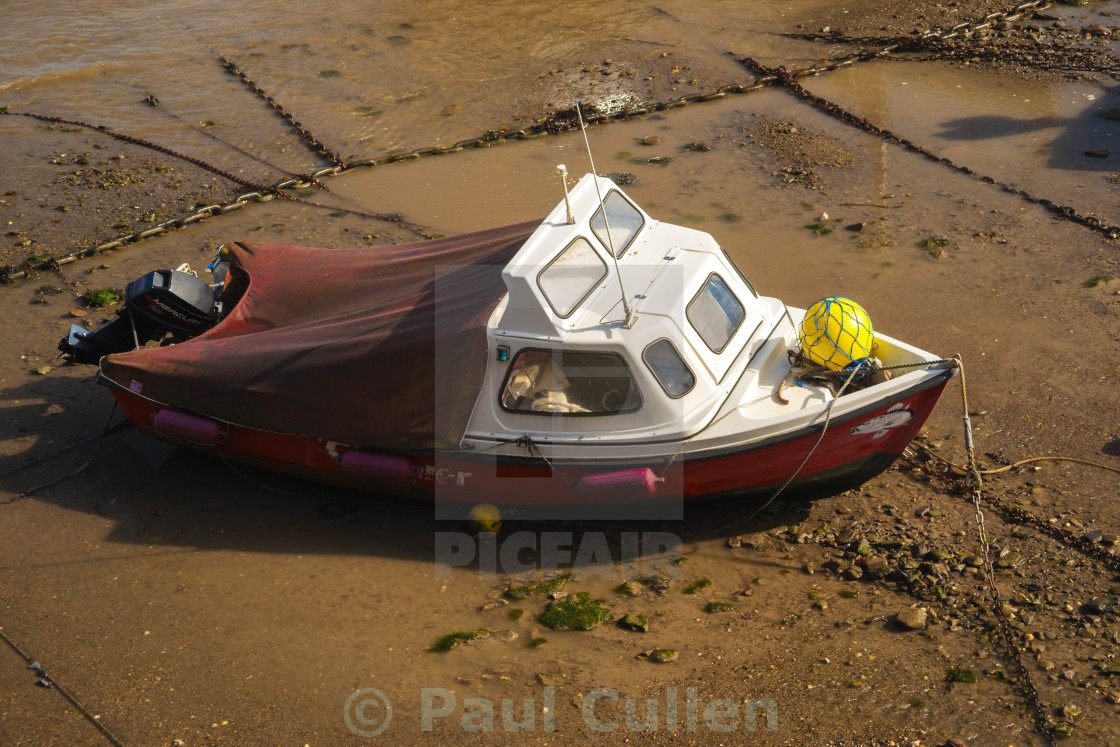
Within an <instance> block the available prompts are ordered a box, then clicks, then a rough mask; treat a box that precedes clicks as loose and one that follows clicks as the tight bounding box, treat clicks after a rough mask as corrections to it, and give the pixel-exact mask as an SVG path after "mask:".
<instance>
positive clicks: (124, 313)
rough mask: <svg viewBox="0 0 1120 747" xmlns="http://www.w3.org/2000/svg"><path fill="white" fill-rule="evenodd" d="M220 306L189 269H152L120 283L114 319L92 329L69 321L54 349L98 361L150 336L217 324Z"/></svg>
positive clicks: (189, 333) (180, 337) (179, 334)
mask: <svg viewBox="0 0 1120 747" xmlns="http://www.w3.org/2000/svg"><path fill="white" fill-rule="evenodd" d="M221 311H222V304H221V301H219V300H218V297H217V292H216V291H215V289H214V287H213V286H211V285H209V284H208V283H206V281H204V280H202V279H201V278H199V277H197V276H196V275H193V274H191V273H189V272H180V271H179V270H155V271H153V272H149V273H148V274H147V275H144V276H143V277H140V278H137V279H136V280H133V281H132V282H131V283H129V284H128V285H127V286H126V287H125V300H124V305H123V306H122V307H121V308H120V309H119V310H118V311H117V316H116V318H114V319H112V320H110V321H108V322H106V323H105V324H103V325H101V326H100V327H98V328H97V329H95V330H93V331H92V332H90V331H88V330H86V329H84V328H83V327H80V326H78V325H73V326H71V327H70V334H68V335H67V336H66V337H64V338H62V340H60V341H59V343H58V349H59V350H60V351H61V352H62V354H63V355H66V356H68V357H69V359H70V360H72V361H73V362H75V363H97V362H98V361H99V360H101V358H102V356H105V355H109V354H111V353H120V352H124V351H126V350H132V349H134V348H136V347H138V346H141V345H144V344H145V343H147V342H150V341H152V340H162V339H164V338H168V339H167V342H183V341H184V340H189V339H191V338H192V337H196V336H198V335H200V334H202V333H203V332H205V331H206V330H208V329H210V328H211V327H213V326H214V325H215V324H217V322H218V319H220V318H221ZM169 336H170V337H169Z"/></svg>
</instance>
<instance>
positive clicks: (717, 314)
mask: <svg viewBox="0 0 1120 747" xmlns="http://www.w3.org/2000/svg"><path fill="white" fill-rule="evenodd" d="M685 315H686V316H687V317H688V321H689V323H690V324H691V325H692V328H693V329H695V330H696V332H697V334H699V335H700V338H701V339H702V340H703V341H704V344H705V345H707V346H708V347H709V348H711V349H712V352H715V353H722V352H723V349H724V348H725V347H727V343H728V342H730V341H731V338H732V337H734V336H735V331H736V330H738V329H739V325H740V324H742V323H743V317H744V316H745V315H746V314H745V312H744V311H743V304H741V303H739V299H738V298H736V297H735V294H734V293H732V292H731V289H730V288H728V287H727V283H726V282H724V280H723V278H721V277H720V276H719V275H716V274H715V273H712V274H711V275H709V276H708V279H707V280H706V281H705V282H704V287H703V288H701V289H700V292H699V293H697V294H696V297H695V298H693V299H692V300H691V301H690V302H689V304H688V308H687V309H686V311H685Z"/></svg>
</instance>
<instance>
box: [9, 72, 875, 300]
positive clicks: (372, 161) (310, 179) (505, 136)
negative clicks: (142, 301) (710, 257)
mask: <svg viewBox="0 0 1120 747" xmlns="http://www.w3.org/2000/svg"><path fill="white" fill-rule="evenodd" d="M854 61H855V60H854V59H853V60H848V59H847V58H846V59H845V60H844V61H841V62H838V63H836V65H835V66H834V67H833V66H827V67H826V66H823V65H822V66H820V67H819V68H818V71H820V72H823V71H825V70H826V69H835V67H843V66H847V65H850V64H852V62H854ZM771 83H773V81H772V80H770V81H756V82H755V83H754V84H752V85H743V84H739V83H733V84H730V85H725V86H721V87H719V88H717V89H715V90H714V91H710V92H708V93H690V94H685V95H683V96H679V97H677V98H674V99H671V100H669V101H662V102H653V103H649V104H644V105H641V106H634V107H628V108H622V109H618V110H614V111H608V112H596V113H594V114H591V115H590V116H588V117H586V121H587V122H588V123H592V124H595V123H599V124H606V123H610V122H617V121H624V120H628V119H633V118H636V117H641V116H644V115H647V114H649V113H651V112H655V111H666V110H669V109H675V108H678V107H681V106H685V105H687V104H694V103H702V102H708V101H717V100H720V99H724V98H726V97H727V96H731V95H737V94H748V93H755V92H757V91H761V90H763V89H764V88H766V87H767V86H768V85H770V84H771ZM0 114H10V115H14V116H24V117H30V118H32V119H39V120H42V121H46V122H54V123H58V124H69V125H74V126H77V127H84V128H86V129H89V130H91V131H94V132H99V133H102V134H104V135H108V136H110V137H114V138H117V139H119V140H122V141H124V142H128V143H132V144H134V145H139V146H142V147H146V148H151V149H153V150H157V151H159V152H161V153H165V154H167V155H170V156H173V157H175V158H179V159H182V160H184V161H187V162H189V163H193V164H195V165H197V166H199V167H201V168H204V169H206V170H207V171H210V172H212V173H215V174H218V175H219V176H222V177H225V178H226V179H229V180H231V181H233V182H235V183H237V184H240V185H242V186H246V187H249V188H250V189H252V190H253V191H252V192H249V193H246V194H243V195H240V196H239V197H237V198H236V199H235V200H233V201H232V202H230V203H226V204H214V205H207V206H205V207H202V208H198V209H197V210H196V211H195V212H194V213H193V214H191V215H188V216H185V217H180V218H175V219H172V220H168V221H165V222H163V223H159V224H157V225H155V226H152V227H151V228H148V229H146V230H144V231H137V232H135V233H130V234H126V235H124V236H119V237H117V238H115V239H113V240H111V241H107V242H104V243H101V244H98V245H97V246H93V247H88V248H85V249H79V250H76V251H74V252H71V253H69V254H66V255H63V256H61V257H56V258H54V259H51V260H47V261H44V262H41V263H38V264H35V265H32V266H23V267H22V268H21V267H20V266H18V265H17V266H7V267H0V283H5V284H7V283H12V282H16V281H19V280H25V279H27V278H28V277H30V276H31V275H33V274H34V273H35V271H37V270H50V269H52V268H54V267H55V266H56V265H66V264H70V263H71V262H77V261H78V260H81V259H87V258H89V257H93V256H96V255H98V254H101V253H103V252H107V251H111V250H113V249H119V248H120V247H122V246H125V245H127V244H133V243H136V242H138V241H141V240H143V239H146V238H148V237H151V236H157V235H159V234H163V233H168V232H170V231H174V230H177V229H179V228H183V227H184V226H186V225H189V224H191V223H194V222H196V221H199V220H205V219H206V218H209V217H211V216H214V215H223V214H225V213H228V212H232V211H234V210H238V209H240V208H242V207H244V205H245V203H247V202H266V201H268V200H272V199H275V198H277V197H281V198H284V199H288V200H291V201H292V202H298V203H300V204H304V205H310V206H314V207H323V208H329V209H332V210H337V211H341V212H346V213H350V214H352V215H360V216H364V217H368V218H374V219H377V220H384V221H388V222H392V223H396V224H398V225H400V226H402V227H404V228H407V229H408V230H410V231H412V232H414V233H416V234H417V235H419V236H422V237H424V238H431V235H430V234H427V233H425V232H423V231H422V230H421V229H420V228H419V226H417V225H416V224H413V223H410V222H408V221H406V220H404V219H403V218H401V217H400V216H394V215H384V214H379V213H368V212H364V211H360V210H353V209H348V208H337V207H333V206H330V205H324V204H322V203H317V202H310V201H307V200H302V199H300V198H297V197H292V196H290V195H287V194H285V193H284V192H283V191H282V190H285V189H303V188H306V187H309V186H312V185H319V186H321V187H323V188H324V189H325V186H323V185H322V182H321V181H320V180H321V179H323V178H326V177H330V176H336V175H338V174H342V173H346V172H348V171H351V170H353V169H356V168H369V167H375V166H384V165H387V164H391V163H398V162H400V161H408V160H413V159H416V158H423V157H426V156H437V155H443V154H445V153H458V152H460V151H462V150H465V149H466V148H484V147H490V146H495V145H501V144H502V143H505V142H506V141H507V140H533V139H536V138H540V137H545V136H546V135H554V134H558V133H561V132H568V131H569V130H572V129H575V125H573V124H571V123H570V122H569V119H572V118H574V117H575V114H574V110H572V111H571V112H569V111H567V110H564V111H559V112H555V113H553V114H550V115H548V116H546V117H543V118H541V119H540V120H539V121H537V122H536V123H534V124H533V125H531V126H528V127H524V128H514V127H499V128H497V129H495V130H489V131H487V132H486V133H484V134H483V135H481V136H479V137H474V138H468V139H466V140H460V141H458V142H456V143H455V144H453V145H450V146H427V147H421V148H415V149H413V150H411V151H408V152H404V153H392V154H386V155H381V156H375V157H372V158H364V159H353V160H350V161H347V162H346V163H345V164H343V165H337V164H336V165H334V166H329V167H326V168H323V169H320V170H318V171H316V172H314V173H312V174H307V175H301V176H299V177H294V178H290V179H286V180H284V181H281V182H279V183H277V184H273V185H264V184H258V183H255V182H249V181H246V180H244V179H242V178H241V177H238V176H235V175H234V174H232V173H230V172H228V171H226V170H224V169H221V168H219V167H217V166H213V165H211V164H208V163H206V162H204V161H201V160H200V159H197V158H193V157H191V156H188V155H186V154H183V153H178V152H176V151H174V150H172V149H170V148H166V147H163V146H161V145H158V144H156V143H152V142H150V141H147V140H143V139H141V138H136V137H133V136H131V135H125V134H122V133H118V132H114V131H112V130H109V129H107V128H105V127H103V126H98V125H92V124H89V123H88V122H81V121H77V120H69V119H63V118H61V117H53V116H49V115H45V114H35V113H32V112H13V111H8V110H7V109H5V108H3V107H0ZM569 114H570V116H569Z"/></svg>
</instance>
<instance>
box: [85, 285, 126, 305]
mask: <svg viewBox="0 0 1120 747" xmlns="http://www.w3.org/2000/svg"><path fill="white" fill-rule="evenodd" d="M82 300H83V301H85V302H86V304H88V305H89V306H91V307H92V308H95V309H101V308H104V307H106V306H112V305H113V304H115V303H119V302H120V301H123V300H124V294H123V293H121V292H120V291H119V290H117V289H116V288H102V289H101V290H91V291H86V292H85V293H84V294H83V295H82Z"/></svg>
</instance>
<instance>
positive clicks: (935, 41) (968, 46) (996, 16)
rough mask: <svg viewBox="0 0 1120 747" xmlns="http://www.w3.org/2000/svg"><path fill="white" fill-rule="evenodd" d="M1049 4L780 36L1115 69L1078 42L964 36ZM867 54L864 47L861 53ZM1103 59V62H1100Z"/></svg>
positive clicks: (932, 55)
mask: <svg viewBox="0 0 1120 747" xmlns="http://www.w3.org/2000/svg"><path fill="white" fill-rule="evenodd" d="M1048 7H1050V3H1049V2H1029V3H1022V4H1020V5H1017V6H1015V7H1014V8H1011V9H1010V10H1007V11H1003V12H998V13H989V14H988V15H986V16H984V17H983V18H981V19H979V20H977V21H973V22H969V23H960V24H957V25H956V26H953V27H952V28H950V29H948V30H945V31H942V30H940V29H927V30H925V31H920V32H919V31H915V32H913V33H911V34H909V35H904V36H894V37H886V36H858V37H857V36H847V35H845V34H842V33H840V32H839V31H829V32H798V33H786V34H783V36H786V37H789V38H794V39H806V40H810V41H825V42H830V43H834V44H852V45H855V44H858V45H869V46H870V45H883V44H886V45H888V46H886V47H884V48H882V49H880V51H879V52H876V53H874V54H875V56H877V57H886V58H889V59H899V60H903V59H905V60H913V61H919V62H929V61H935V60H937V61H961V60H968V61H975V60H976V59H977V58H987V59H991V60H993V61H997V62H1001V63H1012V64H1018V65H1023V66H1025V67H1034V68H1036V69H1042V70H1051V71H1062V72H1097V73H1102V72H1103V73H1106V74H1108V75H1111V76H1113V77H1116V76H1118V75H1120V57H1117V56H1116V55H1113V54H1109V53H1106V52H1101V51H1096V50H1089V49H1084V48H1078V47H1064V46H1063V47H1057V46H1055V45H1044V44H1041V43H1039V42H1038V40H1037V39H1036V40H1035V43H1034V44H1029V43H1019V42H1010V41H1008V42H1001V43H1000V44H999V45H998V46H993V45H990V44H989V45H984V42H983V40H977V39H972V38H970V37H971V35H972V34H975V33H977V32H981V31H985V30H987V29H992V28H1000V29H1007V28H1009V27H1010V24H1011V23H1012V22H1014V21H1017V20H1020V19H1022V18H1029V17H1030V15H1031V14H1033V13H1034V12H1035V11H1041V10H1045V9H1046V8H1048ZM896 52H897V53H903V52H907V53H924V54H923V55H922V56H920V57H906V58H902V57H894V56H893V55H891V54H890V53H896ZM865 54H867V53H865ZM1102 63H1108V64H1102Z"/></svg>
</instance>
